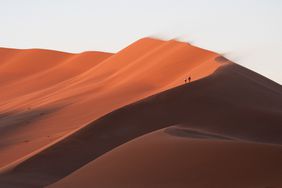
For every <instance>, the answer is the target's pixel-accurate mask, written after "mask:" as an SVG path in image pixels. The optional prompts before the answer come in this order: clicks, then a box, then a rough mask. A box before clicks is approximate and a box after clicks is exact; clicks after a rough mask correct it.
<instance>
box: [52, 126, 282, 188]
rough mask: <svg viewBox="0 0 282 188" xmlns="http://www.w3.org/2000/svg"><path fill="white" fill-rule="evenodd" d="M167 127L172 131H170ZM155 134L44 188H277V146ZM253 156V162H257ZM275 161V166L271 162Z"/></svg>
mask: <svg viewBox="0 0 282 188" xmlns="http://www.w3.org/2000/svg"><path fill="white" fill-rule="evenodd" d="M171 128H173V127H171ZM165 131H166V129H161V130H158V131H155V132H153V133H148V134H146V135H145V136H141V137H140V138H137V139H134V140H133V141H130V142H128V143H126V144H124V145H122V146H120V147H117V148H116V149H114V150H112V151H110V152H109V153H106V154H104V155H102V156H101V157H100V158H98V159H96V160H94V161H92V162H90V163H89V164H87V165H85V166H84V167H82V168H80V169H79V170H77V171H75V172H74V173H72V174H71V175H69V176H67V177H66V178H64V179H62V180H60V181H59V182H57V183H55V184H53V185H51V186H48V187H50V188H61V187H68V188H75V187H80V186H82V187H85V188H88V187H89V188H90V187H101V188H106V187H107V188H119V187H120V188H123V187H135V188H139V187H140V188H141V187H167V188H168V187H183V188H184V187H192V188H202V187H218V188H220V187H222V188H223V187H229V188H237V187H241V188H247V187H280V186H281V185H282V182H281V174H282V163H281V162H278V161H280V159H281V157H282V147H281V146H278V145H268V144H257V143H252V142H244V141H234V140H230V139H227V140H226V139H223V138H213V136H210V137H208V136H206V137H204V138H203V137H201V136H203V135H206V133H204V134H201V132H200V131H199V132H197V135H196V134H194V135H193V136H191V135H190V136H189V135H187V136H186V137H185V138H184V137H183V136H181V137H178V136H175V135H174V136H171V135H169V134H166V133H165ZM258 156H259V157H258ZM277 162H278V163H277Z"/></svg>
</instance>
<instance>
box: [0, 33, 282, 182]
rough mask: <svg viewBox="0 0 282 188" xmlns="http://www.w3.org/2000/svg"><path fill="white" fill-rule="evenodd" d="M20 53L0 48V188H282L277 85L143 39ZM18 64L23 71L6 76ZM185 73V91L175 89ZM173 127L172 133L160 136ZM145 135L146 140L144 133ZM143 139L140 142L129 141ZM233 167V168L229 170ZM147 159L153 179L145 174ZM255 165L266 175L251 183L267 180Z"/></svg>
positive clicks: (185, 47) (197, 53) (213, 58)
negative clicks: (107, 48) (109, 46)
mask: <svg viewBox="0 0 282 188" xmlns="http://www.w3.org/2000/svg"><path fill="white" fill-rule="evenodd" d="M5 51H7V52H6V53H5ZM28 51H32V50H27V52H26V51H25V50H11V49H1V50H0V55H1V54H5V55H3V56H2V57H0V58H1V59H0V60H1V61H2V62H1V63H0V73H1V74H2V72H3V73H4V72H5V74H6V76H4V78H5V79H3V82H2V83H1V87H2V88H3V91H4V92H2V93H1V94H0V97H1V101H0V102H1V103H0V112H1V113H2V114H0V122H1V127H0V129H1V133H0V136H1V138H2V139H1V141H0V151H1V156H0V165H1V166H2V170H1V171H2V175H1V176H0V185H2V186H4V187H42V186H46V185H50V184H52V183H54V182H56V181H59V182H58V183H55V184H54V185H51V187H52V186H54V187H70V185H73V186H74V187H77V186H83V187H84V186H89V187H92V186H97V187H126V186H129V187H132V186H134V187H138V186H139V187H155V186H156V185H159V186H160V185H162V186H161V187H165V185H166V186H167V187H187V186H190V187H203V186H204V187H206V186H205V185H210V187H232V186H233V187H238V186H239V187H250V186H261V187H267V186H269V187H271V186H273V187H275V186H276V187H277V186H278V185H281V184H279V183H280V182H279V179H281V178H282V176H281V170H280V169H281V163H280V161H279V160H277V159H278V158H279V157H281V143H282V137H281V133H282V127H281V125H282V106H281V104H282V88H281V86H280V85H279V84H276V83H274V82H272V81H270V80H268V79H266V78H264V77H262V76H260V75H258V74H256V73H254V72H252V71H250V70H247V69H245V68H243V67H240V66H239V65H236V64H234V63H231V62H230V61H228V60H227V59H225V58H224V57H222V56H220V55H218V54H216V53H213V52H210V51H207V50H203V49H200V48H197V47H194V46H191V45H189V44H186V43H182V42H178V41H174V40H172V41H161V40H156V39H150V38H145V39H141V40H139V41H137V42H135V43H133V44H132V45H130V46H129V47H127V48H125V49H124V50H122V51H120V52H118V53H117V54H108V53H102V52H87V53H82V54H67V53H62V52H55V51H45V50H35V51H36V52H33V53H35V54H36V55H34V56H35V60H33V58H32V56H33V55H32V54H33V53H31V54H30V55H27V54H28V53H30V52H28ZM21 53H23V54H21ZM51 53H53V54H54V56H52V55H50V54H51ZM49 55H50V56H52V57H50V58H49V57H48V56H49ZM40 56H42V57H41V58H44V57H45V58H44V66H39V65H38V63H37V61H40ZM23 60H25V61H29V63H28V65H27V66H28V67H29V69H32V70H33V71H32V70H25V69H23V68H18V69H17V68H15V69H14V70H15V71H14V72H10V73H8V72H7V70H8V69H9V68H7V67H18V66H19V67H20V66H21V64H22V63H23V62H25V61H23ZM48 60H50V61H48ZM45 61H46V62H45ZM33 64H34V68H33ZM81 64H84V66H82V65H81ZM80 65H81V66H80ZM22 66H23V65H22ZM215 70H216V72H215V73H213V72H214V71H215ZM17 75H18V76H19V77H18V79H15V78H17ZM53 75H54V76H53ZM188 76H192V81H193V82H192V83H190V84H185V85H183V83H184V79H185V78H187V77H188ZM198 79H199V80H198ZM179 85H182V86H179ZM25 86H26V87H25ZM171 88H172V89H171ZM168 89H169V90H168ZM165 90H168V91H165ZM150 95H153V96H151V97H149V98H147V97H148V96H150ZM2 99H3V100H2ZM140 99H143V100H141V101H139V102H137V103H133V102H135V101H138V100H140ZM123 106H124V107H123ZM120 107H123V108H120ZM118 108H120V109H118ZM117 109H118V110H117ZM105 114H107V115H105ZM103 115H105V116H103ZM102 116H103V117H102ZM91 121H92V123H89V122H91ZM173 125H177V127H176V128H175V127H170V128H168V129H164V130H165V132H163V130H162V129H163V128H166V127H169V126H173ZM157 130H159V131H157ZM152 131H157V132H155V133H152V134H149V133H150V132H152ZM144 134H148V136H144V137H141V138H140V139H139V138H138V139H136V138H137V137H139V136H142V135H144ZM130 140H133V141H132V142H129V141H130ZM150 143H152V144H153V143H155V144H153V145H150ZM122 144H123V145H122ZM120 145H122V146H120ZM118 146H120V147H118ZM116 147H118V148H116ZM198 147H199V148H198ZM215 147H218V148H216V151H218V152H220V153H221V154H222V156H220V157H221V158H220V159H221V160H219V161H215V159H214V156H213V154H214V152H213V150H211V148H215ZM115 148H116V149H115ZM157 148H158V149H157ZM201 148H202V149H201ZM205 148H209V149H208V150H207V151H206V150H205ZM240 149H242V151H241V152H240ZM183 150H184V151H183ZM106 152H107V153H106ZM127 152H128V153H127ZM152 152H156V153H158V155H155V156H152V155H150V153H152ZM191 152H192V153H193V154H192V155H191ZM105 153H106V154H105ZM141 153H142V154H141ZM138 154H140V158H138V157H137V156H139V155H138ZM180 154H183V156H179V155H180ZM259 154H263V158H260V155H259ZM243 155H246V158H244V157H243ZM122 156H125V159H128V158H130V160H129V159H128V160H122ZM162 156H167V157H165V158H162ZM256 157H257V158H256ZM187 159H189V162H188V161H187ZM239 159H240V161H241V159H242V166H241V167H240V166H239V167H238V165H235V164H236V163H234V164H229V163H231V162H234V161H236V160H239ZM251 159H254V160H253V161H252V160H251ZM154 161H158V163H157V164H156V166H155V167H160V166H161V172H163V171H164V173H160V174H156V172H157V171H156V170H157V169H155V170H154V165H153V164H152V162H154ZM223 161H225V162H223ZM202 162H204V164H202ZM225 163H228V164H226V165H225ZM105 164H108V165H107V168H104V166H105ZM142 164H143V165H144V168H143V165H142ZM181 164H184V165H181ZM258 164H261V165H262V166H261V167H262V171H265V172H268V174H269V176H270V177H268V178H264V179H263V178H262V177H263V176H264V175H265V174H266V173H265V172H257V171H258V170H259V166H258ZM129 165H132V166H133V167H130V166H129ZM146 165H147V166H146ZM158 165H159V166H158ZM248 165H249V168H250V169H248V170H245V167H246V166H248ZM213 167H216V168H215V169H218V170H219V172H218V173H217V174H215V173H213V172H214V171H213V170H214V169H211V168H213ZM236 167H237V168H236ZM117 168H118V169H117ZM234 168H236V169H235V170H234ZM138 169H139V170H140V171H139V170H138ZM117 170H118V171H117ZM146 170H147V171H146ZM170 170H172V171H173V172H174V175H171V174H170V173H169V172H170ZM231 170H233V171H232V173H231V174H230V175H229V174H228V173H226V171H231ZM165 171H167V172H168V173H165ZM191 171H192V172H195V173H192V172H191ZM117 172H118V174H117ZM146 172H147V173H146ZM185 172H187V173H185ZM70 173H72V174H71V175H69V174H70ZM240 173H243V174H244V175H246V177H243V176H239V175H238V174H240ZM92 174H93V178H90V177H92ZM105 174H107V176H105ZM68 175H69V176H68ZM135 175H136V176H135ZM233 175H234V176H236V175H237V176H236V177H235V179H236V180H235V179H234V181H233V179H231V177H233ZM149 176H150V178H149ZM64 177H65V178H64ZM119 177H120V178H119ZM220 177H221V179H220ZM105 179H108V180H112V181H110V182H105ZM146 179H147V181H145V180H146ZM201 179H203V180H204V181H205V182H204V184H201ZM222 179H224V181H222ZM60 180H61V181H60ZM162 180H163V181H162ZM197 180H198V181H197ZM256 180H259V181H256Z"/></svg>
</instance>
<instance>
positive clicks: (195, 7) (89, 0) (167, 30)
mask: <svg viewBox="0 0 282 188" xmlns="http://www.w3.org/2000/svg"><path fill="white" fill-rule="evenodd" d="M146 36H157V37H161V38H164V39H172V38H178V39H181V40H182V41H187V42H190V43H192V44H194V45H196V46H199V47H203V48H207V49H209V50H212V51H216V52H219V53H223V54H225V55H226V56H227V57H228V58H230V59H232V60H234V61H235V62H237V63H238V64H241V65H243V66H245V67H248V68H250V69H252V70H255V71H256V72H259V73H260V74H263V75H264V76H266V77H268V78H270V79H272V80H274V81H276V82H278V83H280V84H282V1H281V0H236V1H235V0H209V1H208V0H140V1H137V0H101V1H98V0H0V46H2V47H11V48H47V49H54V50H61V51H67V52H81V51H86V50H87V51H92V50H96V51H108V52H117V51H118V50H121V49H122V48H124V47H126V46H127V45H129V44H130V43H132V42H134V41H136V40H138V39H140V38H143V37H146Z"/></svg>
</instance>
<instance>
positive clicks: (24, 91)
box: [0, 38, 221, 167]
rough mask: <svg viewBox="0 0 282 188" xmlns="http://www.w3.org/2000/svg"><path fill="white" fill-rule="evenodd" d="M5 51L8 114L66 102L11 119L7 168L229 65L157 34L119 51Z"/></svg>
mask: <svg viewBox="0 0 282 188" xmlns="http://www.w3.org/2000/svg"><path fill="white" fill-rule="evenodd" d="M0 54H1V57H0V58H1V59H0V60H1V62H0V77H1V79H0V80H1V81H0V82H1V83H0V84H1V93H0V99H1V100H0V113H6V114H11V113H13V112H15V111H16V112H17V113H19V114H20V113H21V114H28V113H26V112H27V111H37V109H52V108H53V107H54V106H55V107H57V106H59V107H60V108H59V110H56V111H54V112H53V113H49V114H46V115H45V116H40V118H32V119H30V120H29V118H28V116H25V117H23V119H25V121H20V122H21V123H20V122H10V124H17V126H14V127H15V128H13V129H9V133H7V134H5V135H3V136H2V137H1V140H0V145H1V146H2V147H1V148H0V152H1V154H2V155H0V167H4V166H7V165H8V166H9V165H10V163H14V162H15V161H22V160H24V159H25V158H26V157H27V155H29V154H30V153H33V152H36V151H37V150H40V149H42V147H45V146H46V145H48V144H50V143H53V142H54V141H56V140H58V139H59V138H62V137H64V136H66V135H68V134H71V133H72V132H74V131H76V130H78V129H80V128H81V127H84V126H85V125H87V124H88V123H89V122H91V121H94V120H96V119H98V118H100V117H101V116H103V115H105V114H107V113H109V112H112V111H113V110H115V109H117V108H120V107H122V106H124V105H127V104H130V103H132V102H135V101H137V100H140V99H143V98H145V97H148V96H150V95H153V94H156V93H159V92H161V91H164V90H167V89H170V88H173V87H176V86H178V85H181V84H183V83H184V79H185V78H187V76H192V81H195V80H197V79H200V78H202V77H204V76H207V75H209V74H211V73H212V72H214V71H215V70H216V69H217V68H218V67H219V66H220V65H221V64H219V63H218V62H216V61H215V60H214V59H215V57H217V56H218V54H216V53H213V52H210V51H207V50H204V49H200V48H197V47H194V46H191V45H189V44H186V43H183V42H178V41H174V40H171V41H162V40H156V39H150V38H144V39H141V40H139V41H137V42H135V43H133V44H131V45H130V46H128V47H126V48H125V49H123V50H121V51H120V52H118V53H116V54H110V53H104V52H84V53H80V54H70V53H64V52H57V51H51V50H40V49H31V50H13V49H0ZM3 54H4V55H3ZM2 78H3V79H2ZM12 117H13V116H10V118H9V117H8V118H9V119H13V118H12ZM14 120H15V121H16V119H14ZM0 123H2V124H4V123H5V121H4V122H0ZM5 124H6V123H5ZM10 124H9V125H10ZM4 126H5V127H7V126H8V124H6V125H4ZM0 129H1V128H0ZM24 140H29V142H28V144H27V143H25V142H24Z"/></svg>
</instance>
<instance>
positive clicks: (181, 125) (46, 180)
mask: <svg viewBox="0 0 282 188" xmlns="http://www.w3.org/2000/svg"><path fill="white" fill-rule="evenodd" d="M281 94H282V89H281V86H280V85H278V84H276V83H274V82H272V81H270V80H268V79H266V78H264V77H262V76H260V75H258V74H256V73H254V72H252V71H250V70H247V69H245V68H243V67H241V66H239V65H236V64H233V63H229V64H225V65H223V66H222V67H220V68H219V69H218V70H217V71H216V72H215V73H214V74H212V75H210V76H208V77H206V78H204V79H201V80H198V81H195V82H192V83H190V84H185V85H182V86H179V87H176V88H173V89H171V90H168V91H165V92H163V93H160V94H157V95H154V96H151V97H149V98H146V99H143V100H141V101H139V102H137V103H134V104H131V105H128V106H125V107H123V108H121V109H118V110H116V111H114V112H112V113H109V114H108V115H106V116H104V117H102V118H100V119H98V120H96V121H94V122H93V123H90V124H89V125H87V126H86V127H84V128H82V129H80V130H79V131H77V132H75V133H74V134H72V135H70V136H69V137H66V138H65V139H63V140H62V141H60V142H58V143H57V144H55V145H53V146H51V147H49V148H47V149H46V150H44V151H42V152H40V153H38V154H36V155H34V156H33V157H31V158H29V159H27V160H26V161H23V162H22V163H20V164H19V165H18V166H16V167H15V168H14V169H11V171H10V172H7V173H6V174H4V175H3V176H2V178H1V181H0V182H1V183H2V185H5V186H7V185H9V186H17V185H21V186H27V187H28V186H30V185H33V186H39V187H40V186H45V185H49V184H51V183H53V182H55V181H58V180H59V179H61V178H62V177H65V176H66V175H68V174H70V173H72V172H74V171H75V173H74V174H73V175H71V176H69V177H67V178H66V179H63V180H62V181H61V182H58V186H62V187H68V185H69V184H68V182H71V183H73V185H78V184H79V182H80V180H82V179H83V178H82V179H80V178H81V176H83V175H80V170H81V169H78V168H80V167H82V166H83V165H86V166H85V168H87V166H88V165H87V163H89V162H91V161H93V165H94V166H96V165H95V164H96V163H95V161H96V160H95V159H97V158H98V157H100V158H99V159H98V160H99V161H103V154H104V153H106V152H109V153H108V154H107V155H106V156H111V150H113V149H114V148H116V147H118V146H119V145H122V144H124V147H126V145H127V142H128V141H130V140H133V139H135V138H137V137H139V136H142V135H144V134H148V133H150V132H152V131H155V130H159V129H163V128H165V127H169V126H172V125H178V127H177V128H173V129H177V131H176V133H175V131H174V134H172V133H171V130H170V129H167V130H166V131H165V135H166V136H165V138H164V139H165V140H167V139H168V141H169V140H170V139H177V140H179V139H182V140H185V139H187V138H188V139H197V140H201V141H199V143H202V142H203V141H204V142H205V143H204V145H205V146H206V147H210V148H213V147H216V146H217V145H218V144H223V149H222V151H221V150H220V152H223V153H229V152H230V151H229V150H227V148H229V145H232V146H233V144H234V146H235V147H236V148H237V149H234V151H233V152H234V154H235V153H237V152H239V149H238V147H239V148H240V147H241V145H242V147H243V146H245V145H246V147H247V148H251V147H252V144H253V145H254V146H255V147H256V146H257V145H263V146H258V147H262V148H264V149H258V150H256V149H254V152H255V153H254V155H252V154H251V153H252V152H251V153H250V155H249V157H248V159H246V160H245V162H244V164H248V162H249V161H250V160H251V158H252V157H254V156H257V155H258V154H259V153H260V152H265V151H267V148H268V146H271V147H270V148H272V147H274V148H276V149H274V150H275V152H274V154H271V155H270V156H269V158H268V156H267V154H266V156H265V158H264V159H261V160H262V161H259V160H258V162H257V163H252V165H251V166H250V168H253V167H254V166H256V165H258V164H259V163H262V162H263V163H264V164H265V165H267V162H266V160H271V161H277V158H276V157H277V156H280V149H279V148H280V145H281V143H282V139H281V134H282V127H281V125H282V118H281V117H282V109H281V104H282V97H281ZM169 130H170V131H169ZM185 130H186V131H185ZM168 132H169V133H170V134H169V133H168ZM162 134H163V133H162ZM153 137H154V136H153ZM185 137H187V138H185ZM165 142H166V141H165ZM226 142H228V143H229V144H225V143H226ZM197 143H198V141H197ZM237 143H238V145H236V144H237ZM245 143H246V144H245ZM171 144H172V145H174V144H175V143H174V142H172V143H171ZM186 144H187V147H188V146H189V147H188V148H190V146H191V145H190V141H184V143H183V147H186ZM194 144H195V143H193V144H192V146H191V147H196V146H197V144H195V146H194ZM164 145H165V144H163V147H164V148H163V150H162V151H161V152H160V153H162V152H163V154H164V155H166V154H167V155H170V153H171V151H170V150H169V149H168V150H167V153H166V149H165V146H164ZM181 145H182V144H181ZM171 147H172V146H171ZM130 148H131V147H130ZM137 148H139V147H137ZM143 149H145V148H143ZM246 150H248V149H246ZM113 151H115V150H113ZM134 151H135V150H134ZM140 151H142V152H144V151H143V150H140ZM148 152H149V153H150V151H148ZM186 152H187V154H185V155H184V156H186V155H188V154H189V150H187V151H186ZM179 154H180V150H179V151H177V155H179ZM200 154H201V155H204V156H209V155H211V154H212V151H210V152H207V153H203V152H201V153H200ZM200 154H199V155H200ZM276 154H277V155H276ZM278 154H279V155H278ZM177 155H175V156H177ZM113 156H115V155H114V154H113ZM129 156H131V154H129ZM236 156H237V155H234V158H231V159H230V161H234V160H236ZM152 157H153V156H152ZM229 157H232V155H231V156H229ZM229 157H228V158H229ZM240 157H242V156H240ZM109 158H111V157H109ZM196 158H197V157H196V156H195V157H193V158H191V162H190V163H189V164H191V165H192V164H193V160H194V159H195V161H194V162H195V164H199V162H197V161H196ZM181 159H182V158H181ZM181 159H176V160H177V161H178V163H180V162H181V161H182V162H183V163H186V161H183V160H181ZM223 159H227V158H223ZM152 160H157V159H155V158H154V157H153V159H152ZM105 161H108V160H106V159H105ZM111 161H112V160H111ZM117 161H118V162H117V163H119V162H121V161H119V160H117ZM163 162H165V163H168V164H169V166H168V168H167V171H169V169H170V167H171V166H173V163H174V161H171V160H164V161H163ZM124 163H126V161H124ZM135 163H136V166H137V168H138V164H137V163H138V161H134V157H133V160H132V163H129V164H132V165H133V166H134V164H135ZM207 163H209V164H210V165H212V163H213V161H212V160H210V161H208V162H207ZM218 163H221V162H218ZM89 164H91V165H92V162H91V163H89ZM101 164H103V162H101ZM111 164H112V163H111ZM122 164H123V163H122ZM189 164H187V165H188V166H189ZM215 164H216V163H215ZM112 165H113V166H111V165H110V166H109V168H108V169H107V170H109V171H113V172H114V171H116V170H117V169H115V168H114V167H116V166H115V165H116V164H112ZM199 165H200V164H199ZM221 165H222V164H221ZM178 166H179V164H178ZM273 166H274V162H273V163H272V164H271V167H273ZM190 167H191V166H190ZM190 167H189V168H190ZM229 167H230V166H226V168H223V170H222V172H225V171H226V170H232V168H235V167H234V166H233V167H232V168H231V167H230V168H229ZM278 167H280V165H278V166H277V168H276V169H274V171H273V172H272V173H273V174H271V175H273V177H275V178H276V179H275V182H276V180H277V178H278V177H279V174H280V171H279V169H278ZM101 168H102V166H100V165H97V171H96V170H93V172H92V170H91V174H92V173H94V174H99V173H100V172H99V169H101ZM140 168H141V166H140ZM202 168H204V167H201V169H202ZM77 169H78V170H77ZM120 170H121V172H120V173H121V174H123V171H122V170H123V169H120ZM186 170H188V167H187V169H186ZM241 170H242V171H243V169H240V168H239V169H237V171H235V172H234V173H236V174H237V173H239V172H240V171H241ZM253 170H256V168H254V169H253ZM106 172H108V171H105V170H101V174H104V173H106ZM130 172H133V173H135V171H130V170H128V169H127V170H125V171H124V173H125V178H124V179H121V180H116V181H115V179H114V177H111V176H107V177H108V178H109V179H112V180H113V181H112V183H113V184H112V186H113V185H118V186H119V185H120V187H122V186H123V185H127V183H128V182H127V181H123V180H125V179H127V178H126V177H128V176H129V175H128V174H130ZM181 172H182V171H181ZM267 172H270V170H269V169H268V171H267ZM81 173H84V172H83V171H82V172H81ZM89 173H90V172H89ZM200 173H201V170H199V171H198V175H199V174H200ZM110 174H111V175H113V176H115V173H110ZM176 174H177V173H176ZM208 174H209V173H208ZM222 174H223V173H222ZM127 175H128V176H127ZM143 175H144V174H143ZM262 175H263V174H258V175H253V176H252V177H251V176H250V178H251V179H252V180H250V181H247V183H244V182H243V183H242V185H243V187H244V186H248V185H257V184H252V183H254V181H255V179H256V178H260V177H262ZM95 176H96V175H95ZM87 177H89V176H86V178H87ZM97 177H98V176H97ZM166 177H167V175H164V176H161V175H160V176H158V178H159V180H160V179H166ZM204 177H205V178H208V175H207V176H205V175H204ZM130 178H132V177H130ZM142 178H146V176H144V177H142ZM142 178H141V179H142ZM172 178H173V177H172ZM180 178H181V181H179V182H181V183H183V181H184V179H185V177H183V176H181V177H180ZM189 178H192V177H190V176H189ZM198 178H199V177H198ZM217 178H218V177H217ZM176 180H177V177H176V179H174V180H173V181H172V182H167V183H168V184H167V185H172V184H173V183H175V184H174V185H176V186H178V184H177V181H176ZM206 180H207V181H208V182H210V183H212V184H213V186H216V185H217V184H218V183H219V182H218V181H219V179H215V180H214V181H213V180H211V179H206ZM239 180H240V181H241V180H242V179H240V178H239ZM85 181H86V180H85ZM228 181H231V180H230V179H229V180H228ZM228 181H227V180H226V182H227V183H222V184H220V185H222V187H224V186H223V185H225V186H227V185H230V184H228ZM242 181H243V180H242ZM244 181H245V180H244ZM86 182H88V183H89V184H88V183H87V185H93V186H95V185H97V186H98V187H99V186H100V185H104V183H105V182H104V180H102V179H101V181H99V180H97V179H96V178H95V179H87V181H86ZM133 182H134V179H133V180H132V182H131V183H133ZM136 182H138V181H136ZM250 182H251V183H250ZM269 182H271V179H268V180H267V181H266V183H269ZM65 183H66V184H65ZM80 183H81V184H82V185H84V184H83V182H80ZM115 183H116V184H115ZM129 183H130V182H129ZM154 183H161V182H159V181H158V180H157V181H153V180H151V181H149V182H148V184H146V185H144V186H149V185H151V186H152V187H154ZM186 183H187V185H189V182H186ZM229 183H230V182H229ZM231 183H232V181H231ZM239 183H240V182H239ZM249 183H250V184H249ZM87 185H85V186H87ZM105 185H109V184H105ZM142 185H143V184H140V186H141V187H142ZM161 185H163V184H161ZM193 185H197V184H191V186H193ZM54 186H56V184H55V185H54ZM109 186H110V185H109ZM90 187H91V186H90ZM198 187H199V186H198Z"/></svg>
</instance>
